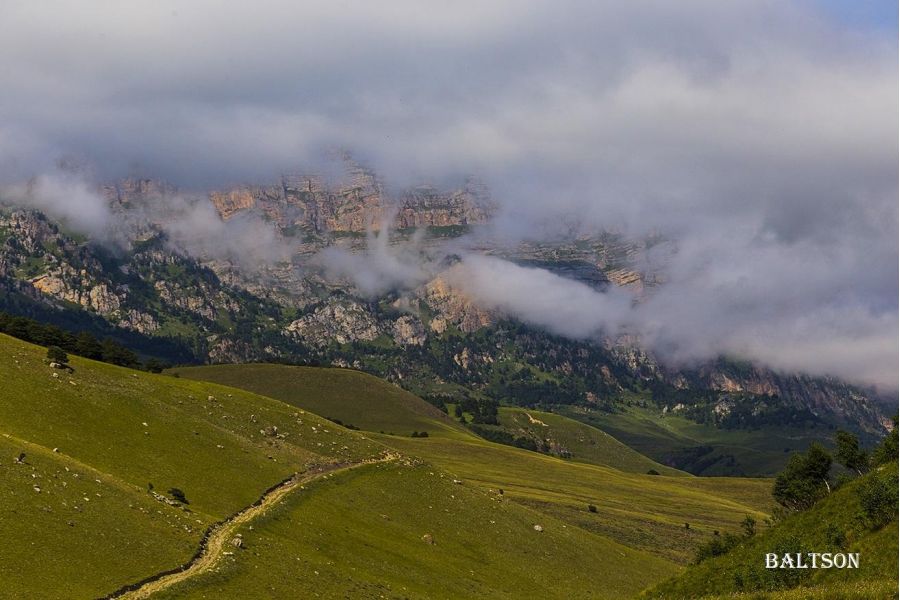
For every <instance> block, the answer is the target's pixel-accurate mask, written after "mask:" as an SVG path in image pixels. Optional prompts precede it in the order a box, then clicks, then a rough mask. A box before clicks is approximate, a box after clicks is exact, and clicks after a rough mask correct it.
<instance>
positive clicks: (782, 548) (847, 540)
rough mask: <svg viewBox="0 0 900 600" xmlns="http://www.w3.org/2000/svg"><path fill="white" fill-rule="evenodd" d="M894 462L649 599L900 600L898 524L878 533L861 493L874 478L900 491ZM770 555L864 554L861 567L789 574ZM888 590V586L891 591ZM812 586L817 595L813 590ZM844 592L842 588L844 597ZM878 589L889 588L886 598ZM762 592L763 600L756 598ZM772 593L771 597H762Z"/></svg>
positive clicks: (701, 566)
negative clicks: (768, 563)
mask: <svg viewBox="0 0 900 600" xmlns="http://www.w3.org/2000/svg"><path fill="white" fill-rule="evenodd" d="M896 473H897V464H896V463H891V464H889V465H887V466H885V467H882V468H881V469H880V470H878V471H877V472H873V473H870V474H868V475H866V476H865V477H863V478H860V479H857V480H855V481H852V482H850V483H847V484H845V485H843V486H841V487H840V488H839V489H837V490H836V491H835V492H833V493H832V494H830V495H828V496H827V497H826V498H824V499H823V500H821V501H820V502H818V503H817V504H816V505H815V506H813V507H812V508H811V509H810V510H807V511H804V512H800V513H795V514H792V515H791V516H789V517H787V518H786V519H784V520H783V521H781V522H779V523H778V524H777V525H775V526H774V527H772V528H771V529H768V530H764V531H762V532H760V533H758V534H757V535H755V536H752V537H749V538H745V539H744V540H743V541H742V542H741V543H740V544H739V545H738V546H737V547H735V548H733V549H732V550H731V551H730V552H728V553H727V554H724V555H722V556H718V557H715V558H711V559H708V560H705V561H703V562H701V563H700V564H697V565H694V566H691V567H690V568H688V569H687V570H686V571H684V572H683V573H681V574H680V575H678V576H677V577H675V578H674V579H672V580H669V581H666V582H664V583H661V584H659V585H658V586H656V587H655V588H654V589H653V590H652V591H649V592H647V593H646V594H645V597H646V598H666V599H668V598H699V597H704V596H715V595H721V594H722V593H736V594H741V596H737V597H748V598H755V597H769V596H768V594H771V597H773V598H782V597H784V598H803V597H821V598H841V597H846V598H896V597H897V591H898V589H897V569H898V562H897V553H898V547H897V538H898V536H897V520H896V517H895V518H894V520H893V521H891V522H889V523H888V524H887V525H885V526H883V527H881V528H879V529H877V530H875V531H872V530H871V529H870V528H869V527H868V526H867V525H866V524H865V523H864V520H863V518H862V510H861V506H860V494H859V491H860V489H861V487H862V486H865V485H867V483H868V482H870V481H872V480H873V479H876V478H877V479H883V480H884V481H885V482H886V483H887V484H888V485H889V486H892V487H893V488H894V489H896V486H897V474H896ZM767 552H776V553H779V554H781V553H785V552H794V553H796V552H804V553H805V552H859V553H860V568H859V569H807V570H796V569H795V570H782V569H770V570H767V569H766V568H765V563H764V561H765V554H766V553H767ZM886 584H887V585H886ZM808 588H812V589H808ZM838 590H843V591H842V592H841V593H842V594H846V595H843V596H842V595H839V594H838ZM879 590H887V591H889V593H888V594H884V595H882V594H881V592H879ZM756 593H761V596H756V595H750V594H756ZM762 594H765V595H762Z"/></svg>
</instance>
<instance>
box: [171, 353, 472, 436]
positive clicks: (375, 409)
mask: <svg viewBox="0 0 900 600" xmlns="http://www.w3.org/2000/svg"><path fill="white" fill-rule="evenodd" d="M168 373H170V374H172V375H178V376H180V377H185V378H188V379H196V380H202V381H211V382H215V383H220V384H223V385H230V386H234V387H238V388H241V389H244V390H248V391H252V392H256V393H259V394H264V395H266V396H268V397H270V398H275V399H277V400H281V401H282V402H286V403H288V404H291V405H294V406H298V407H301V408H304V409H306V410H308V411H311V412H314V413H316V414H319V415H322V416H325V417H327V418H329V419H337V420H338V421H340V422H341V423H343V424H345V425H353V426H355V427H358V428H360V429H364V430H366V431H375V432H382V433H392V434H397V435H410V434H411V433H412V432H413V431H427V432H428V434H429V435H438V436H450V437H458V436H460V435H462V436H466V435H468V433H467V432H466V430H465V428H463V427H462V426H461V425H459V423H457V422H455V421H454V420H453V419H450V418H449V417H447V415H446V414H444V413H443V412H441V411H440V410H438V409H437V408H435V407H434V406H432V405H430V404H428V403H427V402H425V401H424V400H422V399H421V398H419V397H418V396H415V395H414V394H411V393H409V392H407V391H405V390H403V389H401V388H399V387H397V386H395V385H391V384H390V383H388V382H386V381H384V380H382V379H378V378H377V377H373V376H371V375H367V374H365V373H362V372H360V371H353V370H350V369H330V368H320V367H295V366H288V365H271V364H244V365H213V366H207V367H178V368H176V369H170V370H169V371H168Z"/></svg>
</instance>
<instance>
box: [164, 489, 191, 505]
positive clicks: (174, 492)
mask: <svg viewBox="0 0 900 600" xmlns="http://www.w3.org/2000/svg"><path fill="white" fill-rule="evenodd" d="M169 495H170V496H172V497H173V498H174V499H175V500H178V501H179V502H181V503H182V504H190V502H188V500H187V498H186V497H185V495H184V492H182V491H181V490H180V489H178V488H172V489H170V490H169Z"/></svg>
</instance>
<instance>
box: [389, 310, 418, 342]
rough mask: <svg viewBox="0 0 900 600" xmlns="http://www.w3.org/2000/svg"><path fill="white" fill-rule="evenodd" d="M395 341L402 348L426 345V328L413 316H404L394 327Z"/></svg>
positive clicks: (395, 322)
mask: <svg viewBox="0 0 900 600" xmlns="http://www.w3.org/2000/svg"><path fill="white" fill-rule="evenodd" d="M393 334H394V341H395V342H397V343H398V344H400V345H401V346H421V345H422V344H424V343H425V327H424V326H423V325H422V322H421V321H420V320H419V319H417V318H416V317H413V316H411V315H403V316H402V317H400V318H399V319H397V320H396V321H394V325H393Z"/></svg>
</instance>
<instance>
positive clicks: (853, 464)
mask: <svg viewBox="0 0 900 600" xmlns="http://www.w3.org/2000/svg"><path fill="white" fill-rule="evenodd" d="M834 442H835V445H837V450H836V451H835V458H837V461H838V462H839V463H841V464H842V465H844V466H845V467H847V468H848V469H850V470H851V471H856V472H857V474H859V475H862V474H863V473H864V472H865V471H868V470H869V453H868V452H866V451H865V450H863V449H862V448H860V447H859V438H858V437H856V436H855V435H853V434H852V433H849V432H847V431H838V432H837V434H836V435H835V436H834Z"/></svg>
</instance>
